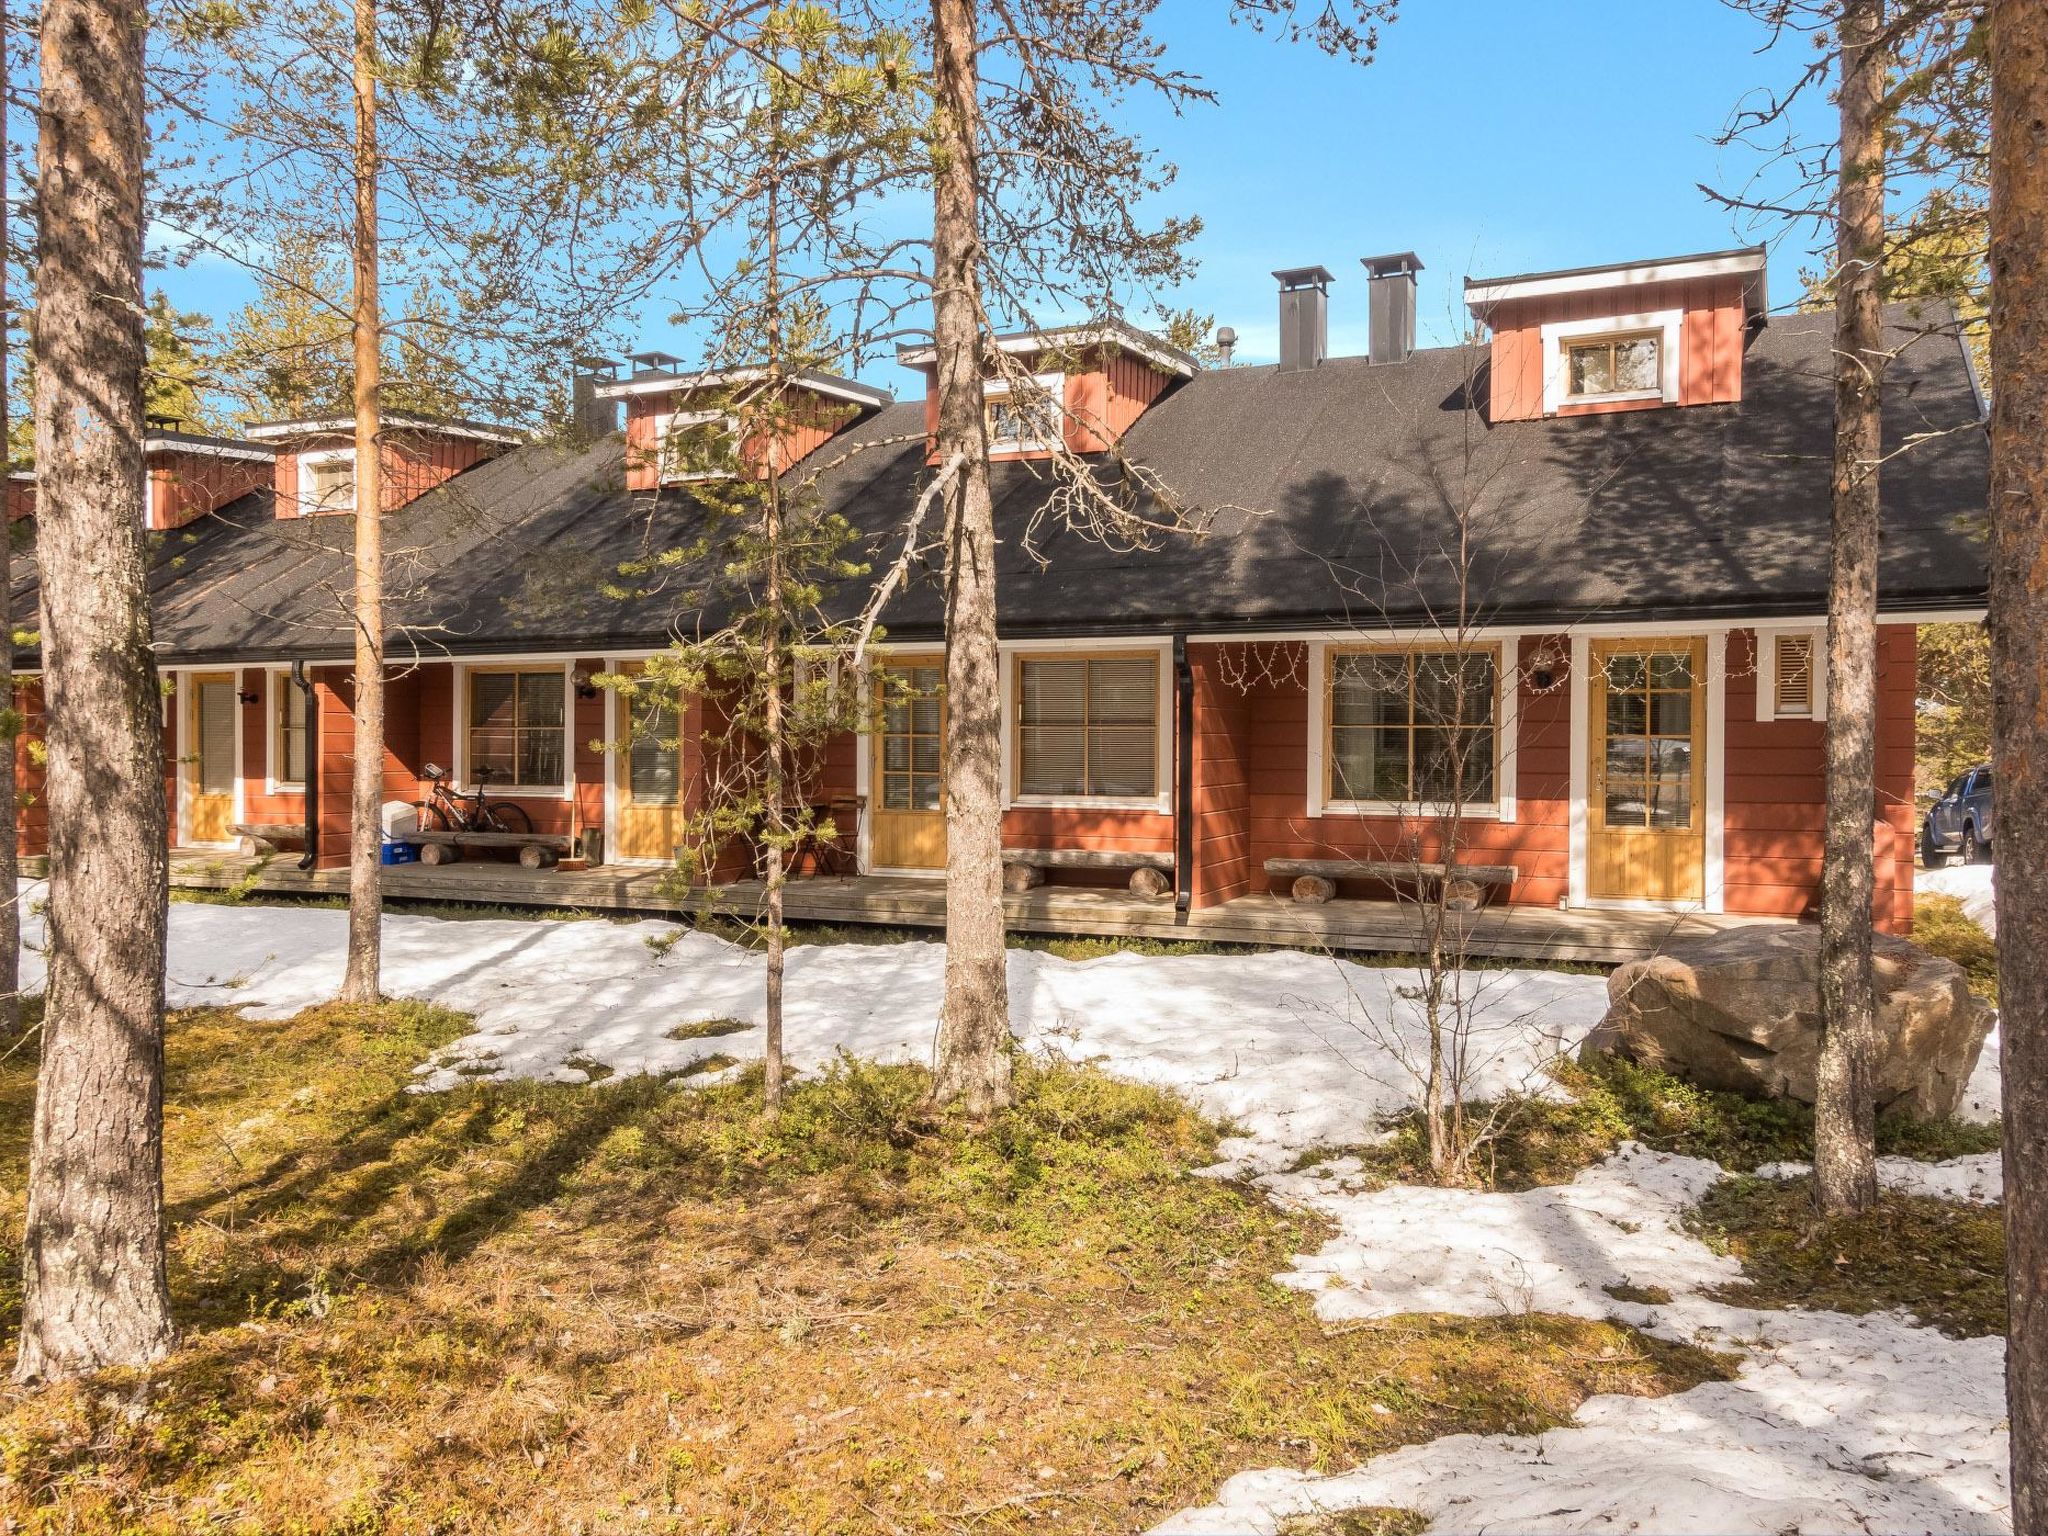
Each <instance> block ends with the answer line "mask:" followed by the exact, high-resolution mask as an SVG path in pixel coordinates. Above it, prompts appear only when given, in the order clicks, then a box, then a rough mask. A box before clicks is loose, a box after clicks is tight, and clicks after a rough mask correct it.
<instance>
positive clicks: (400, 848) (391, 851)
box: [377, 842, 420, 864]
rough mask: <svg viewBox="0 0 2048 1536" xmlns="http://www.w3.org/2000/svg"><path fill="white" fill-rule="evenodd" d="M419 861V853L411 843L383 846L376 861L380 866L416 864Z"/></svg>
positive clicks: (388, 843)
mask: <svg viewBox="0 0 2048 1536" xmlns="http://www.w3.org/2000/svg"><path fill="white" fill-rule="evenodd" d="M419 861H420V851H419V849H417V848H415V847H413V845H412V844H411V843H393V842H386V843H385V844H384V848H383V852H382V854H381V855H380V856H379V857H378V860H377V862H378V863H380V864H417V863H419Z"/></svg>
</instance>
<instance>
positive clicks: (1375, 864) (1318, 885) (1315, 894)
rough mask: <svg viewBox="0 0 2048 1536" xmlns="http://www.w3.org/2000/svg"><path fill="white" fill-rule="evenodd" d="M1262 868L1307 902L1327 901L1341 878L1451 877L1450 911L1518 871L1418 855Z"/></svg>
mask: <svg viewBox="0 0 2048 1536" xmlns="http://www.w3.org/2000/svg"><path fill="white" fill-rule="evenodd" d="M1266 873H1267V875H1268V876H1270V877H1271V878H1273V879H1275V880H1292V881H1293V882H1294V889H1293V892H1292V894H1293V896H1294V899H1295V900H1296V901H1299V902H1304V903H1308V904H1314V903H1318V902H1325V901H1328V900H1329V899H1330V898H1331V897H1332V896H1334V895H1336V894H1337V882H1338V881H1339V880H1377V881H1379V882H1380V883H1381V884H1383V885H1413V886H1417V887H1427V886H1430V885H1435V884H1439V883H1442V882H1444V881H1449V882H1450V889H1448V890H1447V891H1446V892H1445V896H1444V905H1445V906H1447V907H1448V908H1450V909H1451V910H1452V911H1453V912H1470V911H1473V910H1474V909H1475V908H1477V907H1478V905H1479V903H1480V902H1481V901H1482V900H1483V899H1484V898H1485V894H1486V888H1487V887H1488V886H1495V885H1513V884H1514V883H1515V882H1516V881H1517V880H1519V879H1521V878H1522V872H1521V870H1520V869H1519V868H1517V867H1516V866H1515V865H1513V864H1453V865H1449V866H1446V865H1443V864H1429V863H1424V862H1421V861H1419V860H1416V859H1268V860H1266Z"/></svg>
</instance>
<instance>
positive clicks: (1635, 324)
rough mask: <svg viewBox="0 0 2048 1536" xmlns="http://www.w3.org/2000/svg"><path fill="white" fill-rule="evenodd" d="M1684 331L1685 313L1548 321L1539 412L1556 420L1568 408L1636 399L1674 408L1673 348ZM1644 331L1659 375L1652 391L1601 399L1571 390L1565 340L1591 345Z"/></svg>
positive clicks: (1666, 311) (1675, 353)
mask: <svg viewBox="0 0 2048 1536" xmlns="http://www.w3.org/2000/svg"><path fill="white" fill-rule="evenodd" d="M1684 330H1685V311H1684V310H1682V309H1659V310H1653V311H1651V312H1650V313H1648V314H1641V315H1604V316H1601V317H1600V318H1598V319H1593V320H1552V321H1550V322H1548V323H1547V324H1545V325H1544V327H1543V414H1544V415H1546V416H1555V415H1556V414H1557V413H1558V411H1559V410H1561V409H1563V408H1564V407H1566V406H1573V405H1613V404H1621V403H1627V402H1631V401H1638V400H1661V401H1662V402H1663V403H1664V404H1666V405H1676V404H1678V380H1679V372H1678V346H1679V340H1680V338H1681V335H1682V333H1683V332H1684ZM1644 332H1649V333H1652V334H1654V335H1655V336H1657V338H1658V342H1657V363H1658V371H1659V374H1660V375H1661V377H1660V379H1659V381H1658V387H1657V388H1655V389H1629V390H1617V391H1612V392H1610V393H1607V394H1603V395H1575V394H1573V393H1572V392H1571V377H1570V355H1569V353H1568V352H1567V351H1566V349H1565V343H1566V342H1568V341H1596V340H1598V339H1600V338H1601V337H1604V336H1616V337H1619V336H1635V335H1641V334H1643V333H1644Z"/></svg>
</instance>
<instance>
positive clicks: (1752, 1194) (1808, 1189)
mask: <svg viewBox="0 0 2048 1536" xmlns="http://www.w3.org/2000/svg"><path fill="white" fill-rule="evenodd" d="M1693 1225H1694V1227H1695V1230H1697V1231H1698V1233H1699V1234H1700V1236H1701V1238H1702V1239H1703V1240H1705V1241H1706V1242H1707V1243H1709V1244H1710V1245H1712V1246H1714V1247H1716V1248H1718V1249H1719V1250H1721V1251H1722V1252H1726V1253H1732V1254H1734V1255H1735V1256H1736V1257H1737V1258H1739V1259H1740V1260H1741V1261H1742V1273H1743V1276H1744V1277H1745V1279H1747V1280H1748V1281H1749V1282H1750V1283H1749V1284H1747V1285H1742V1286H1730V1287H1728V1288H1726V1289H1725V1290H1724V1291H1723V1292H1722V1293H1721V1294H1722V1296H1723V1297H1724V1299H1726V1300H1728V1301H1732V1302H1735V1303H1737V1304H1739V1305H1743V1306H1763V1307H1794V1306H1796V1307H1815V1308H1826V1309H1828V1310H1830V1311H1835V1312H1852V1313H1863V1312H1880V1311H1884V1310H1886V1309H1887V1308H1891V1307H1903V1308H1905V1309H1906V1310H1908V1311H1910V1312H1912V1313H1914V1314H1915V1315H1916V1316H1918V1317H1919V1318H1921V1319H1922V1320H1923V1321H1925V1322H1928V1323H1931V1324H1933V1325H1934V1326H1935V1327H1938V1328H1940V1329H1941V1330H1942V1331H1943V1332H1945V1333H1949V1334H1953V1335H1955V1336H1957V1337H1960V1338H1976V1337H1979V1336H1981V1335H1984V1334H2002V1333H2004V1332H2005V1327H2006V1310H2005V1222H2004V1213H2003V1212H2002V1211H2001V1210H2000V1209H1999V1208H1998V1207H1997V1206H1976V1205H1957V1204H1954V1203H1952V1202H1950V1201H1946V1200H1930V1199H1925V1198H1922V1197H1919V1196H1912V1195H1901V1194H1897V1193H1894V1192H1891V1191H1885V1192H1884V1193H1883V1194H1881V1195H1880V1197H1879V1200H1878V1206H1877V1209H1876V1210H1874V1211H1872V1212H1870V1213H1869V1214H1868V1215H1865V1216H1857V1217H1851V1218H1848V1219H1844V1220H1835V1221H1822V1220H1820V1219H1819V1218H1817V1217H1816V1216H1815V1215H1814V1210H1813V1181H1812V1180H1811V1179H1784V1180H1779V1179H1729V1180H1726V1181H1724V1182H1723V1183H1721V1184H1718V1185H1716V1186H1715V1187H1714V1189H1712V1190H1711V1191H1709V1193H1708V1195H1707V1198H1706V1199H1705V1200H1704V1201H1703V1202H1702V1203H1701V1205H1700V1209H1699V1211H1698V1213H1697V1215H1696V1216H1695V1217H1694V1218H1693Z"/></svg>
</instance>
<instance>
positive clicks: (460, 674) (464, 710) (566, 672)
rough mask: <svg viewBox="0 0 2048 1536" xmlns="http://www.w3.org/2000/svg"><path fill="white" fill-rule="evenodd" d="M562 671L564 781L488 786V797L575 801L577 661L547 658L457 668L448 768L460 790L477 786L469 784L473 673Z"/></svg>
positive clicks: (476, 662) (477, 662) (466, 663)
mask: <svg viewBox="0 0 2048 1536" xmlns="http://www.w3.org/2000/svg"><path fill="white" fill-rule="evenodd" d="M556 670H559V671H560V672H561V674H562V782H561V784H560V785H558V786H557V785H550V784H490V785H486V786H485V789H484V793H485V794H487V795H502V796H503V797H504V798H505V799H507V800H574V799H575V798H576V689H575V686H574V684H573V683H572V681H571V679H572V677H573V676H574V674H575V671H576V662H575V660H574V659H573V658H571V659H569V660H566V661H554V660H551V659H549V658H546V657H541V658H536V659H535V660H533V661H530V662H529V661H524V660H521V659H520V658H519V657H517V656H508V657H505V658H503V659H502V660H496V661H485V660H482V659H481V658H479V659H477V660H474V661H464V662H458V663H456V666H455V701H454V707H453V709H452V711H451V713H452V714H453V715H454V724H455V750H454V752H452V753H451V754H450V756H452V757H453V758H454V759H455V761H454V762H452V763H450V764H449V765H448V775H449V777H450V778H451V779H452V780H453V781H454V785H455V788H456V790H457V791H458V792H459V793H462V794H465V795H466V794H469V793H471V792H473V791H474V790H475V789H476V785H474V784H472V783H471V782H470V781H469V675H470V673H472V672H550V671H556Z"/></svg>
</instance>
